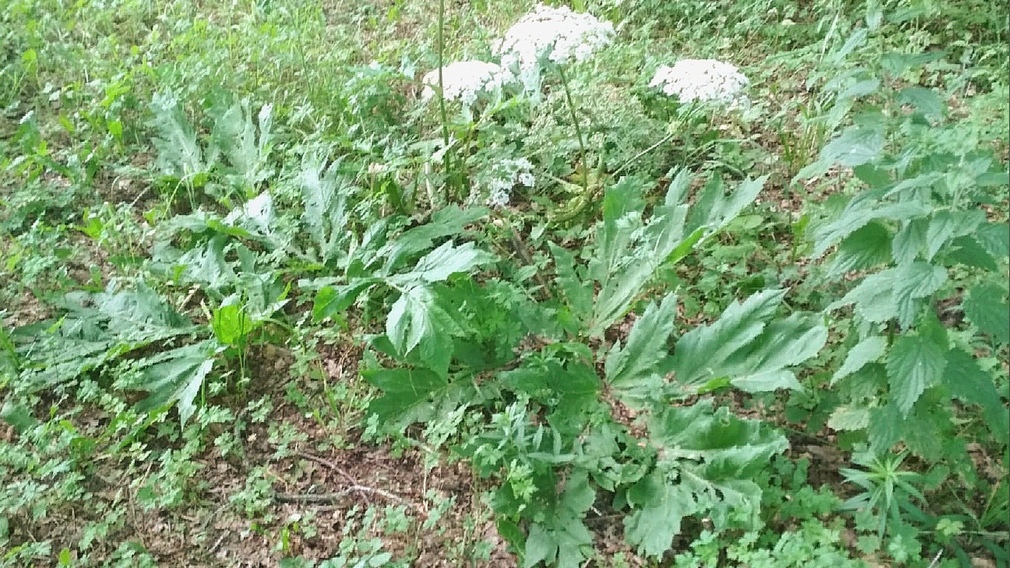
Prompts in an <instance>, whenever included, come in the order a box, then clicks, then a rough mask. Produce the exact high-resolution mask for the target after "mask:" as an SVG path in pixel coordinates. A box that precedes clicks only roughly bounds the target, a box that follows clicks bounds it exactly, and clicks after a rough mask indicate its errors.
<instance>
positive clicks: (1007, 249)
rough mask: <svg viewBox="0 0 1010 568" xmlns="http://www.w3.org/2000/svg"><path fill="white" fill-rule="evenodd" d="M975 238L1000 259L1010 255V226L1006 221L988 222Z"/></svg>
mask: <svg viewBox="0 0 1010 568" xmlns="http://www.w3.org/2000/svg"><path fill="white" fill-rule="evenodd" d="M975 238H976V239H977V240H978V242H979V244H981V245H982V246H983V247H985V249H986V250H987V251H989V253H990V254H992V255H993V256H994V257H996V258H998V259H1002V258H1006V257H1007V256H1010V227H1008V226H1007V224H1006V223H986V224H985V225H983V226H982V227H981V228H979V230H978V232H977V233H976V235H975Z"/></svg>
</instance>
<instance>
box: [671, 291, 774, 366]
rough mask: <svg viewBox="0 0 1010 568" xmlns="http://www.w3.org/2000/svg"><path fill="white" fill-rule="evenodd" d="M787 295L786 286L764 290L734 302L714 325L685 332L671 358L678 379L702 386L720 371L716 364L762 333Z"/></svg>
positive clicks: (718, 364) (719, 363)
mask: <svg viewBox="0 0 1010 568" xmlns="http://www.w3.org/2000/svg"><path fill="white" fill-rule="evenodd" d="M784 296H785V291H784V290H769V291H765V292H760V293H758V294H755V295H753V296H751V297H750V298H748V299H747V300H746V301H745V302H743V303H742V304H738V303H735V302H734V303H732V304H730V306H729V307H728V308H726V311H725V312H723V314H722V316H720V317H719V319H718V320H716V321H715V322H714V323H712V324H711V325H708V326H700V327H697V328H695V329H692V330H691V331H689V332H687V333H685V334H684V335H683V336H682V337H681V338H680V340H679V341H678V342H677V348H676V350H675V352H674V355H673V359H672V361H671V363H672V370H673V371H674V372H675V373H676V377H675V378H676V380H677V382H678V383H680V384H681V385H684V386H698V385H700V384H702V383H704V382H705V381H707V380H708V379H709V378H712V377H713V376H715V375H717V374H718V373H716V372H715V370H714V369H715V368H716V367H718V366H720V365H721V364H722V363H723V362H725V361H726V360H727V359H728V358H729V357H730V356H732V355H733V354H734V353H735V352H736V351H737V350H739V349H742V348H743V347H744V346H746V345H747V344H749V343H750V342H751V341H753V340H754V339H755V338H756V337H758V336H759V335H760V334H761V332H762V331H763V330H764V327H765V322H766V321H767V320H768V319H769V318H770V317H771V316H772V315H774V313H775V311H776V310H777V309H778V306H779V304H780V303H781V301H782V298H783V297H784Z"/></svg>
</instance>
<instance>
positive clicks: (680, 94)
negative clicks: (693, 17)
mask: <svg viewBox="0 0 1010 568" xmlns="http://www.w3.org/2000/svg"><path fill="white" fill-rule="evenodd" d="M749 83H750V82H749V81H748V80H747V77H745V76H744V75H743V74H742V73H740V70H739V69H737V68H736V66H734V65H731V64H729V63H724V62H722V61H718V60H715V59H683V60H681V61H678V62H677V63H676V64H675V65H674V66H673V67H669V66H667V65H663V66H662V67H660V68H659V69H657V70H656V74H655V75H654V76H653V78H652V81H651V82H650V83H649V86H650V87H659V88H660V89H661V90H662V91H663V93H664V94H665V95H667V96H671V97H672V96H676V97H677V98H679V99H680V101H681V102H684V103H690V102H694V101H700V102H710V101H711V102H718V103H724V104H727V105H729V106H730V107H731V108H735V107H740V106H747V104H748V100H747V96H746V95H744V94H743V90H744V88H745V87H747V85H748V84H749Z"/></svg>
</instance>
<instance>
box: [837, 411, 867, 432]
mask: <svg viewBox="0 0 1010 568" xmlns="http://www.w3.org/2000/svg"><path fill="white" fill-rule="evenodd" d="M869 424H870V409H868V408H862V407H852V406H839V407H838V408H835V410H834V412H832V413H831V417H830V418H828V428H831V429H832V430H839V431H850V432H851V431H855V430H862V429H864V428H866V427H867V426H868V425H869Z"/></svg>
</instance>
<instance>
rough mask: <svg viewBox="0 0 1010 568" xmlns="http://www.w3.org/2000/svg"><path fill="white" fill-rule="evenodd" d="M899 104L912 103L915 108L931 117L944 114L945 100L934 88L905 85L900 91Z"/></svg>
mask: <svg viewBox="0 0 1010 568" xmlns="http://www.w3.org/2000/svg"><path fill="white" fill-rule="evenodd" d="M898 104H903V105H912V107H914V108H915V110H917V111H919V112H921V113H922V114H924V115H926V116H929V117H942V116H943V110H944V104H943V101H941V100H940V97H939V95H937V94H936V92H935V91H933V90H932V89H926V88H924V87H905V88H904V89H902V90H901V91H899V92H898Z"/></svg>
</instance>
